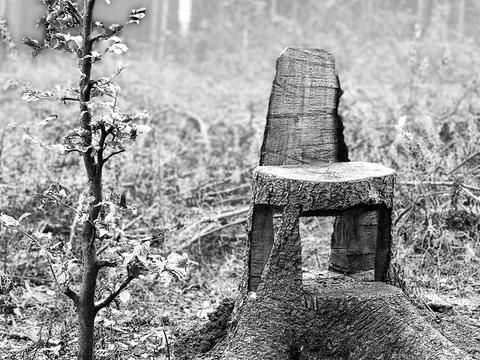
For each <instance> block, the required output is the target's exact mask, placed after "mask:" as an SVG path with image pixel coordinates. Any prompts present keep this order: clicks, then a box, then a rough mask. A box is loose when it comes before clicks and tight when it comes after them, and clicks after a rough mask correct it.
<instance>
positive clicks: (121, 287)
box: [94, 275, 135, 313]
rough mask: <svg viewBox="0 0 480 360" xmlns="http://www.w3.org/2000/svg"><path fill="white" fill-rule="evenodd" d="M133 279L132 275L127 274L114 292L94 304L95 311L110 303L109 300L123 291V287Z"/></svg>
mask: <svg viewBox="0 0 480 360" xmlns="http://www.w3.org/2000/svg"><path fill="white" fill-rule="evenodd" d="M133 279H135V277H134V276H132V275H128V277H127V278H126V279H125V280H124V281H123V283H122V284H121V285H120V287H119V288H118V289H117V290H116V291H115V292H113V293H111V294H110V295H109V296H108V297H107V298H106V299H105V300H102V301H101V302H99V303H98V304H96V305H95V310H94V311H95V313H97V312H98V311H100V310H102V309H103V308H105V307H107V306H108V305H110V304H111V302H112V301H113V300H114V299H115V298H116V297H117V296H118V295H119V294H120V293H121V292H122V291H123V289H125V288H126V287H127V286H128V284H130V282H131V281H132V280H133Z"/></svg>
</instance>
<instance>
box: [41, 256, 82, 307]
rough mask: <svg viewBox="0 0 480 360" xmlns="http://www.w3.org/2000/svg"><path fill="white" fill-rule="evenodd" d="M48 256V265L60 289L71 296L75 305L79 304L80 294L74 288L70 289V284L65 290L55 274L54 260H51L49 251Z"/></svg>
mask: <svg viewBox="0 0 480 360" xmlns="http://www.w3.org/2000/svg"><path fill="white" fill-rule="evenodd" d="M46 257H47V261H48V266H49V267H50V271H51V272H52V275H53V280H54V281H55V284H56V285H57V288H58V290H59V291H60V293H62V294H64V295H65V296H67V297H68V298H70V299H71V300H72V301H73V303H74V304H75V306H78V301H79V298H78V294H77V293H76V292H75V291H73V290H72V289H70V288H69V287H68V286H67V288H66V289H65V290H63V289H62V287H61V286H60V284H59V282H58V279H57V274H55V270H53V265H52V261H51V260H50V255H49V254H48V253H47V256H46Z"/></svg>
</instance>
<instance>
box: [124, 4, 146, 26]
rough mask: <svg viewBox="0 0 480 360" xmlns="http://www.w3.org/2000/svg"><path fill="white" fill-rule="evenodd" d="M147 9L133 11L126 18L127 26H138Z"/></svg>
mask: <svg viewBox="0 0 480 360" xmlns="http://www.w3.org/2000/svg"><path fill="white" fill-rule="evenodd" d="M146 12H147V9H146V8H144V7H142V8H139V9H133V10H132V11H131V13H130V16H129V17H128V22H127V24H140V20H142V19H143V18H144V17H145V15H146Z"/></svg>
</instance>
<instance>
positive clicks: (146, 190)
mask: <svg viewBox="0 0 480 360" xmlns="http://www.w3.org/2000/svg"><path fill="white" fill-rule="evenodd" d="M228 3H229V4H230V5H229V6H231V11H226V12H225V13H222V17H220V16H219V17H218V19H215V21H213V20H212V21H211V22H210V23H209V24H207V25H206V26H205V27H204V28H201V29H199V30H197V31H195V32H192V33H190V34H188V35H186V36H185V37H179V38H177V39H170V41H169V42H168V43H167V44H166V49H165V54H166V55H165V56H164V57H162V58H157V57H156V56H155V55H154V54H152V53H155V54H156V51H152V52H149V51H148V50H145V52H144V53H142V54H141V55H135V54H134V52H132V54H127V56H125V57H122V58H121V59H110V60H108V59H105V62H104V64H102V65H100V66H99V67H98V69H97V70H96V71H97V72H98V74H106V73H108V71H109V70H108V69H111V68H112V66H113V67H115V65H117V64H116V63H117V62H119V61H121V62H124V63H125V64H126V65H127V71H125V72H123V73H122V74H121V75H120V76H119V77H118V82H119V84H120V86H121V87H122V89H123V90H122V91H121V92H120V93H119V101H118V104H119V106H121V109H123V110H125V111H139V112H141V111H145V112H146V113H148V115H149V117H148V120H147V125H148V126H150V127H151V129H152V131H151V132H150V133H149V134H148V135H147V136H143V137H141V138H139V139H138V140H137V141H136V142H135V143H134V144H132V146H131V150H130V151H128V152H126V153H123V154H120V155H118V156H117V157H115V158H113V159H112V161H111V162H110V163H109V164H106V167H107V170H108V175H107V177H106V178H105V183H104V190H105V192H106V193H109V192H114V193H115V194H117V196H119V195H120V194H121V193H123V192H124V193H125V194H126V199H127V201H128V203H129V204H131V205H133V206H135V207H136V208H137V214H136V215H135V216H132V217H131V218H129V219H126V220H124V223H123V224H122V225H121V226H122V228H123V231H124V237H125V239H132V240H133V239H135V240H137V241H139V240H140V241H150V242H151V246H153V247H156V248H157V249H158V251H159V253H161V254H163V255H166V254H168V253H169V252H170V251H173V250H176V251H180V252H181V251H187V252H188V253H189V254H190V256H191V258H192V259H193V260H195V261H196V262H197V263H198V265H196V266H194V267H193V268H192V269H191V271H190V273H189V275H188V277H187V279H185V280H179V281H177V282H176V283H175V284H174V285H173V286H171V287H168V288H163V287H162V286H159V285H158V284H157V282H156V281H155V279H154V278H149V277H145V278H144V279H143V281H142V282H138V283H135V284H133V286H132V288H131V290H130V292H129V294H130V295H131V297H132V298H135V301H133V300H132V299H130V296H125V297H122V298H121V299H120V300H119V301H118V302H117V304H116V306H111V307H110V308H109V309H108V310H107V311H106V312H105V313H102V314H101V315H99V318H98V321H97V322H98V334H97V339H98V340H97V343H96V348H97V357H98V358H99V359H128V358H141V357H142V356H143V358H153V357H155V358H161V357H162V356H164V357H167V356H169V355H168V354H169V353H170V350H171V349H170V346H171V345H172V342H173V341H174V340H175V336H176V334H177V333H178V331H179V330H180V329H182V328H184V327H186V326H189V325H191V323H192V322H198V321H200V320H202V319H205V318H206V317H207V314H208V313H209V312H210V311H211V310H212V309H213V308H214V307H215V306H216V305H218V304H219V303H220V302H221V301H222V299H224V298H226V297H228V296H231V295H232V293H233V292H234V291H235V288H236V285H237V283H238V279H239V277H240V276H241V272H242V261H243V249H244V242H243V240H244V239H245V235H244V227H243V219H244V216H245V208H246V207H247V206H248V202H249V194H248V191H249V182H250V173H251V170H252V169H253V167H254V166H255V165H256V164H257V161H258V150H259V146H260V142H261V139H262V133H263V127H264V123H265V114H266V108H267V104H268V96H269V92H270V86H271V81H272V78H273V75H274V59H275V57H276V56H277V55H278V54H279V53H280V51H281V50H282V49H283V48H284V47H285V46H287V45H288V46H290V45H291V46H308V47H320V48H325V49H327V50H329V51H330V52H332V53H333V54H334V55H335V57H336V61H337V66H338V72H339V76H340V80H341V84H342V88H343V90H344V92H345V94H344V96H343V97H342V99H341V104H340V105H341V109H340V112H341V113H342V115H343V117H344V125H345V135H346V142H347V145H348V146H349V154H350V159H351V160H362V161H373V162H380V163H383V164H385V165H387V166H391V167H393V168H395V169H397V170H398V178H397V183H398V185H397V187H396V193H395V196H396V198H395V213H394V222H395V227H394V235H395V242H396V258H395V264H396V266H398V268H399V269H400V268H401V270H402V273H401V282H402V285H403V286H404V287H405V289H406V290H407V291H410V292H413V293H415V294H417V295H418V296H419V297H420V298H422V294H426V293H430V292H436V293H437V294H447V295H448V296H449V297H451V298H454V299H457V300H455V301H457V302H462V304H463V306H465V307H466V308H467V309H468V310H469V311H470V312H471V317H474V316H475V315H474V314H475V312H474V311H475V309H476V311H477V313H476V314H477V315H476V316H477V318H478V304H477V305H475V302H474V301H473V300H474V299H478V296H479V291H480V288H479V284H480V272H479V271H478V268H479V262H480V260H479V259H480V235H479V234H480V224H479V206H480V181H479V179H480V166H479V165H480V162H479V161H480V160H479V159H480V145H479V144H480V93H479V92H478V83H479V81H480V80H479V79H478V78H477V74H478V73H480V61H479V59H478V56H476V54H478V53H479V50H480V49H479V47H480V45H479V44H478V42H477V41H476V39H474V38H472V37H470V36H469V35H468V34H462V33H460V32H453V31H451V32H450V33H448V34H447V33H446V30H445V29H446V28H448V25H446V24H448V23H447V19H446V14H448V11H447V10H448V8H446V7H442V6H438V7H436V8H434V9H433V12H432V14H430V21H429V24H428V26H415V21H414V20H412V11H410V10H409V9H398V10H397V11H391V9H388V8H387V7H385V8H378V9H376V11H375V13H374V14H372V15H370V16H367V15H368V14H361V16H360V17H359V16H358V8H357V7H356V6H354V5H351V4H350V5H349V4H348V3H349V2H339V3H338V4H337V2H325V3H328V4H327V5H325V4H324V2H308V5H305V6H302V7H300V9H299V13H298V15H297V17H296V18H287V17H284V16H280V15H277V16H275V17H274V18H272V17H271V16H270V15H269V13H268V9H266V8H265V7H262V6H258V3H259V2H256V1H246V2H242V6H241V7H240V8H239V5H238V4H236V2H228ZM321 3H322V4H321ZM351 3H354V2H351ZM227 9H228V7H227ZM362 16H363V17H362ZM359 18H360V19H359ZM365 24H370V26H365ZM139 48H140V46H139ZM73 62H75V60H74V59H71V58H68V57H58V56H56V57H51V56H49V55H45V56H41V57H37V58H35V59H33V60H32V59H29V58H28V57H27V55H20V57H19V59H18V60H17V61H16V62H15V63H13V62H4V63H3V64H2V68H1V71H0V84H1V85H2V90H1V92H2V94H1V98H0V119H1V120H0V190H1V195H0V210H1V212H2V213H5V214H9V215H11V216H13V217H16V218H18V217H20V216H21V215H22V214H24V213H26V212H30V213H31V216H29V217H27V218H26V219H24V220H23V222H24V224H25V226H26V227H27V228H28V229H29V230H30V231H32V232H38V233H43V234H45V235H46V236H51V237H52V239H53V243H54V244H57V246H62V245H63V244H65V243H68V242H69V241H70V239H71V237H72V236H73V234H79V233H80V231H81V229H80V226H78V219H76V218H75V212H73V211H71V210H69V209H68V208H67V209H66V208H64V207H58V206H49V205H48V204H47V205H45V206H41V205H42V204H41V194H43V193H44V192H45V191H46V190H47V189H48V188H49V187H50V186H51V185H52V184H55V183H57V182H60V183H61V184H62V186H64V189H65V194H66V198H65V201H66V202H67V203H68V204H69V205H71V206H72V207H73V208H77V207H78V204H79V198H80V196H86V194H83V195H82V191H83V190H82V189H84V183H85V179H84V178H83V177H78V176H77V175H76V174H77V173H78V172H77V171H76V169H77V168H78V167H79V166H81V164H80V159H78V158H76V157H74V156H57V155H52V154H51V153H46V152H44V151H42V150H39V149H38V147H37V146H36V145H35V144H32V143H31V142H26V141H24V137H25V134H28V135H31V136H34V137H38V138H40V139H41V140H42V141H43V142H44V143H48V144H56V143H59V142H61V137H62V136H63V134H64V129H68V128H71V127H72V126H73V124H74V123H75V122H76V121H77V119H78V116H77V115H75V114H76V111H77V106H76V105H75V104H74V105H65V106H58V104H52V103H49V102H28V103H27V102H24V101H22V94H23V93H24V91H25V86H24V83H25V82H28V83H29V85H28V87H30V88H35V89H40V90H51V89H54V88H55V86H56V85H57V84H59V83H68V82H71V83H72V84H75V83H76V81H77V80H76V79H77V78H78V74H77V73H76V71H75V69H76V65H75V64H73ZM52 115H56V117H55V116H54V117H52ZM46 119H50V120H49V121H46ZM47 122H48V123H47ZM72 170H74V171H72ZM322 223H323V222H322V221H318V220H316V219H313V220H311V221H309V222H307V223H305V224H304V226H305V228H304V229H302V234H305V235H306V236H307V237H308V238H309V239H311V238H315V236H314V234H318V233H319V232H320V228H321V227H322ZM0 231H1V233H2V245H3V246H2V250H1V260H2V271H1V273H0V274H1V276H0V285H1V287H0V304H1V305H0V309H2V314H1V316H2V319H1V323H2V324H4V326H2V327H0V335H1V336H2V337H3V341H2V342H1V347H0V357H2V358H11V359H21V358H26V359H29V358H35V359H42V358H45V359H47V358H48V359H55V358H65V359H68V358H71V357H72V354H73V353H74V349H75V346H74V345H75V337H76V333H75V331H74V330H73V326H72V325H71V322H72V321H73V320H72V319H74V317H75V314H74V312H73V309H70V307H69V304H68V302H67V300H66V299H64V298H63V297H62V296H61V295H60V294H58V293H57V292H56V289H55V286H54V282H53V281H52V278H51V274H50V269H49V264H48V261H47V259H46V258H45V257H44V256H42V254H41V253H40V252H39V251H38V249H37V248H35V247H34V246H25V242H24V241H23V240H22V235H21V234H19V233H17V232H15V231H14V230H9V229H7V228H5V227H2V229H1V230H0ZM321 233H325V234H326V232H325V231H322V232H321ZM308 243H309V244H310V245H309V246H311V248H312V249H319V250H318V251H315V254H316V256H317V257H319V259H318V260H317V261H316V262H315V263H317V264H326V263H327V260H326V259H327V258H328V251H326V249H327V248H328V247H329V239H328V236H326V237H322V238H320V239H319V238H316V240H315V241H310V240H309V242H308ZM312 252H314V250H312ZM100 281H102V279H100ZM102 286H104V287H105V286H106V284H100V287H102ZM460 298H461V300H459V299H460ZM427 302H428V301H427ZM475 306H476V307H475ZM107 312H108V314H107ZM477 321H478V320H477ZM7 329H8V330H7ZM166 339H168V342H167V340H166ZM477 350H478V349H477ZM472 353H473V354H474V352H472ZM4 354H6V355H4Z"/></svg>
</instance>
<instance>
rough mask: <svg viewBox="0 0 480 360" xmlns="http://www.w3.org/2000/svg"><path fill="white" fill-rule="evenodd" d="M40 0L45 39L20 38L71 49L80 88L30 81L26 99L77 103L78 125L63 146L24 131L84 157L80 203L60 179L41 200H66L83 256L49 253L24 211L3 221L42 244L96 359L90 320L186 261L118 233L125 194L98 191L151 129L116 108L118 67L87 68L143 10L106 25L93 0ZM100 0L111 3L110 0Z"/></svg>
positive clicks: (67, 250)
mask: <svg viewBox="0 0 480 360" xmlns="http://www.w3.org/2000/svg"><path fill="white" fill-rule="evenodd" d="M40 1H41V3H42V4H43V5H44V6H45V8H46V16H45V17H43V18H42V19H41V20H40V22H39V24H41V25H42V26H43V27H44V30H45V40H44V41H42V42H41V41H37V40H34V39H30V38H25V39H24V43H25V44H26V45H28V46H30V47H31V48H32V50H33V55H34V56H37V55H38V54H39V53H40V52H42V51H44V50H47V49H54V50H58V51H63V52H68V53H72V54H74V55H76V56H77V57H78V68H79V70H80V80H79V84H78V87H69V86H63V87H59V88H57V89H56V90H55V91H35V90H33V89H30V88H28V87H27V88H26V89H25V93H24V99H25V100H27V101H37V100H59V101H61V102H63V103H72V102H77V103H78V105H79V113H78V119H79V120H78V125H79V126H78V127H77V128H74V129H71V130H70V131H68V132H67V133H66V135H65V137H64V141H63V143H62V144H54V145H48V144H44V143H42V142H41V141H40V140H38V139H37V138H34V137H32V136H29V135H27V136H26V139H27V140H30V141H33V142H34V143H36V144H38V145H40V146H42V147H44V148H46V149H48V150H53V151H55V152H57V153H59V154H61V155H67V154H76V155H78V156H81V157H82V159H83V167H84V173H85V174H86V180H87V183H88V185H87V186H88V191H87V193H88V196H85V197H84V198H83V200H82V201H80V206H77V207H75V206H72V205H71V204H70V203H69V202H68V200H67V192H66V189H65V188H64V187H63V186H62V185H61V184H60V183H56V184H53V185H52V186H50V187H49V188H48V189H47V190H46V191H45V192H44V193H43V195H42V203H43V205H46V204H53V205H55V206H66V207H68V208H69V209H70V210H72V211H75V213H76V218H77V219H78V222H80V223H82V224H83V225H82V226H83V228H82V232H81V237H80V238H79V239H78V240H77V242H78V247H79V250H80V251H79V253H80V255H79V256H78V258H77V257H76V255H75V254H76V251H75V248H74V246H73V244H72V243H67V244H66V245H65V246H63V247H62V253H61V254H60V255H59V254H58V249H56V250H55V251H53V250H52V247H51V246H48V244H49V241H50V240H51V238H50V237H49V236H47V235H45V234H39V233H30V232H27V231H23V230H21V226H20V222H21V221H22V220H23V218H24V217H25V216H27V215H28V214H25V216H23V217H22V219H18V220H16V219H14V218H12V217H10V216H8V215H6V214H3V215H1V217H0V225H3V226H5V227H10V228H18V229H20V231H22V232H23V233H24V236H25V239H26V241H28V242H30V243H34V244H35V245H36V246H37V247H39V248H41V249H42V252H43V255H44V256H45V257H46V259H47V261H48V264H49V267H50V269H51V271H52V273H53V277H54V280H55V283H56V285H57V287H58V289H59V290H60V291H61V292H62V293H63V294H64V295H65V296H67V297H68V298H70V299H71V300H72V302H73V304H74V306H75V307H76V312H77V319H78V353H77V354H78V355H77V356H78V359H80V360H90V359H93V357H94V342H95V339H94V321H95V317H96V315H97V314H98V312H99V311H100V310H101V309H103V308H105V307H107V306H109V305H110V304H111V303H112V301H113V300H114V299H115V298H116V297H118V296H119V295H120V294H121V292H122V291H124V289H125V288H126V287H127V286H128V285H129V284H130V283H131V282H132V280H134V279H136V278H138V277H139V275H140V274H142V273H143V272H144V271H147V270H150V271H157V272H160V273H161V274H162V276H165V275H168V274H172V275H175V276H184V272H185V267H186V265H187V262H188V259H187V257H186V255H181V256H180V255H177V254H171V255H169V256H168V257H167V259H165V258H163V257H161V256H160V255H158V254H153V253H151V252H150V251H149V243H148V242H144V243H140V242H137V243H131V242H128V241H127V240H126V239H125V238H124V237H123V236H122V229H121V226H119V222H120V220H119V219H120V218H121V216H123V215H125V214H127V213H128V212H129V211H131V208H130V207H129V206H128V205H127V203H126V201H125V196H124V195H123V196H117V195H115V194H113V195H111V196H109V197H107V196H105V195H104V192H103V189H102V183H103V179H104V169H105V164H106V163H107V162H108V161H111V159H112V158H113V157H114V156H116V155H118V154H120V153H122V152H124V151H125V150H126V145H127V143H128V142H130V141H132V140H135V138H136V137H137V136H138V135H139V134H141V133H144V132H148V131H149V127H148V126H146V125H141V124H138V122H139V121H142V120H144V119H145V117H146V115H145V114H144V113H135V114H129V113H124V112H121V111H120V110H119V109H118V106H117V100H118V93H119V86H118V85H117V84H116V83H115V79H116V77H117V76H118V75H119V74H120V72H121V71H122V70H123V68H119V69H116V70H115V71H114V72H113V74H112V75H111V76H106V77H99V78H94V77H93V75H92V66H93V65H94V64H95V63H97V62H100V61H102V56H103V55H104V54H102V53H100V52H99V51H96V50H95V49H96V48H98V45H99V43H101V42H105V43H106V44H108V46H107V52H109V53H113V54H123V53H125V52H127V51H128V47H127V46H126V45H125V43H124V42H123V41H122V39H121V38H120V37H119V35H120V33H121V32H122V30H123V28H124V27H125V26H126V25H130V24H138V23H140V21H141V20H142V19H143V17H144V16H145V14H146V9H145V8H140V9H134V10H132V11H131V13H130V16H129V18H128V19H127V20H126V23H125V24H124V25H120V24H111V25H105V24H103V23H102V22H100V21H95V20H94V7H95V0H84V1H83V6H80V5H78V4H77V3H76V2H75V1H71V0H40ZM105 1H106V3H107V4H110V0H105ZM50 121H58V119H56V117H51V118H49V119H45V120H44V122H46V123H48V122H50ZM75 271H77V272H80V276H79V284H73V280H74V279H75V277H74V276H73V274H74V273H75ZM119 271H123V272H124V274H123V280H120V281H119V282H118V283H117V284H116V286H115V288H113V289H111V290H110V291H109V293H108V294H105V292H103V293H102V292H101V291H99V290H98V289H97V280H98V277H99V273H100V272H102V273H105V276H111V277H112V279H116V278H118V277H119V276H118V274H119ZM102 276H103V274H102ZM102 296H103V298H102Z"/></svg>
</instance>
